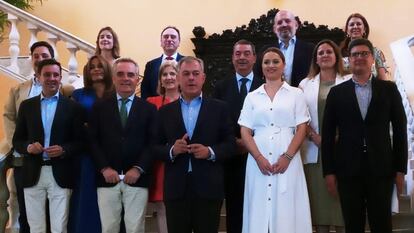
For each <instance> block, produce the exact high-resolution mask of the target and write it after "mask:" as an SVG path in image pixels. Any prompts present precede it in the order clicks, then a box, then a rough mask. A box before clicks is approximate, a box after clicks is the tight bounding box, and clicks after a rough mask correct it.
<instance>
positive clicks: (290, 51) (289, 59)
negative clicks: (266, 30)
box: [279, 36, 296, 84]
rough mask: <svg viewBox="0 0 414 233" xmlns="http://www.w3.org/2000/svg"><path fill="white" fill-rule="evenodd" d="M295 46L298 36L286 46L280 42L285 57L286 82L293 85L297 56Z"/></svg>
mask: <svg viewBox="0 0 414 233" xmlns="http://www.w3.org/2000/svg"><path fill="white" fill-rule="evenodd" d="M295 44H296V36H294V37H292V39H290V40H289V44H288V45H285V42H283V41H281V40H279V48H280V51H282V53H283V55H284V56H285V63H286V65H285V70H284V72H283V73H284V75H285V80H286V82H287V83H289V84H291V83H292V82H291V81H292V67H293V56H294V54H295Z"/></svg>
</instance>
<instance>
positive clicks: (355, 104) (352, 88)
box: [346, 79, 364, 121]
mask: <svg viewBox="0 0 414 233" xmlns="http://www.w3.org/2000/svg"><path fill="white" fill-rule="evenodd" d="M346 86H347V88H348V92H350V93H351V100H350V101H351V105H352V108H353V109H354V112H355V113H357V114H358V117H359V119H360V120H361V121H364V119H363V118H362V114H361V109H359V104H358V99H357V97H356V93H355V83H354V82H353V81H352V79H350V80H348V85H346Z"/></svg>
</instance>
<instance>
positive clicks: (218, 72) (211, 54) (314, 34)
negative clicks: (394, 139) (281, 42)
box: [191, 9, 345, 95]
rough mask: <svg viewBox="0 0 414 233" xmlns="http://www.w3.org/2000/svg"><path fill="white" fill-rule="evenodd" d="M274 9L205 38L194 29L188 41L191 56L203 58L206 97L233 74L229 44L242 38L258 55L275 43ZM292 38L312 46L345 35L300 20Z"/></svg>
mask: <svg viewBox="0 0 414 233" xmlns="http://www.w3.org/2000/svg"><path fill="white" fill-rule="evenodd" d="M278 11H279V10H278V9H272V10H269V11H268V12H267V14H266V15H261V16H260V17H259V18H257V19H251V20H250V22H249V24H248V25H242V26H240V27H236V28H235V29H234V30H231V29H227V30H224V31H223V33H222V34H218V33H214V34H212V35H210V36H209V37H207V38H205V35H206V32H205V31H204V28H203V27H201V26H197V27H194V29H193V34H194V36H195V38H192V39H191V40H192V42H193V44H194V46H195V49H194V53H195V54H196V56H197V57H199V58H201V59H203V61H204V63H205V72H206V75H207V80H206V84H205V85H204V90H203V91H204V93H205V94H207V95H208V94H209V93H210V92H211V91H212V89H213V88H214V86H215V83H216V82H217V81H218V80H220V79H222V78H226V77H230V76H232V75H233V74H234V69H233V65H232V64H231V54H232V50H233V45H234V43H236V42H237V41H238V40H240V39H246V40H249V41H251V42H253V43H254V44H255V46H256V51H257V52H260V51H261V48H262V47H264V46H265V45H271V44H276V41H277V38H276V35H275V34H274V32H273V19H274V17H275V15H276V13H277V12H278ZM296 20H297V21H298V22H299V25H300V26H299V29H298V31H297V33H296V37H297V38H298V39H301V40H305V41H308V42H311V43H314V44H317V43H318V42H319V41H320V40H322V39H331V40H333V41H334V42H335V43H336V44H338V45H339V43H340V42H341V41H342V40H343V39H344V37H345V33H344V31H343V30H342V29H339V28H337V27H335V28H333V29H329V28H328V26H326V25H319V26H315V25H314V24H313V23H309V22H308V21H304V22H303V23H302V22H301V21H300V19H299V18H298V17H296Z"/></svg>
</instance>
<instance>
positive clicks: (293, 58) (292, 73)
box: [273, 10, 314, 87]
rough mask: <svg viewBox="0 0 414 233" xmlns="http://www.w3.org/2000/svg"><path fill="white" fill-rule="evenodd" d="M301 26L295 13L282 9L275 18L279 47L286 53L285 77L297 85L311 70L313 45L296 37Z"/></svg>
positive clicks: (288, 81)
mask: <svg viewBox="0 0 414 233" xmlns="http://www.w3.org/2000/svg"><path fill="white" fill-rule="evenodd" d="M298 28H299V24H298V21H297V20H296V18H295V15H294V14H293V13H292V12H290V11H287V10H280V11H279V12H278V13H277V14H276V16H275V19H274V25H273V31H274V32H275V34H276V36H277V38H278V44H277V47H278V48H279V49H280V50H281V51H282V53H283V55H285V61H286V66H285V71H284V78H285V80H286V82H287V83H289V84H290V85H291V86H294V87H297V86H298V85H299V83H300V81H301V80H302V79H304V78H305V77H306V76H307V75H308V72H309V66H310V62H311V60H312V52H313V47H314V46H313V45H312V44H310V43H307V42H304V41H301V40H299V39H297V38H296V31H297V30H298Z"/></svg>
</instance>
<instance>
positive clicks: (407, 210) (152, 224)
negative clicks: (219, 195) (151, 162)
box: [145, 195, 414, 233]
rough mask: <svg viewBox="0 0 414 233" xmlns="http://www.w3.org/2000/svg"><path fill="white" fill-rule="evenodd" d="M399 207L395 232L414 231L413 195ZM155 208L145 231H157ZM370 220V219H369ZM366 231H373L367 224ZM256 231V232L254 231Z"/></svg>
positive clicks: (222, 218)
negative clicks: (154, 215)
mask: <svg viewBox="0 0 414 233" xmlns="http://www.w3.org/2000/svg"><path fill="white" fill-rule="evenodd" d="M399 202H400V203H399V209H400V213H398V214H396V215H394V216H393V217H392V223H393V231H392V232H393V233H414V211H413V209H412V207H411V197H410V196H408V195H403V196H401V197H400V198H399ZM224 207H225V202H223V207H222V209H221V216H220V226H219V232H220V233H224V232H226V211H225V208H224ZM152 213H153V210H152V209H147V216H146V219H145V232H147V233H157V225H156V221H155V218H154V217H153V215H152ZM367 222H368V221H367ZM331 232H332V233H333V232H335V230H334V229H331ZM365 232H367V233H368V232H371V231H370V230H369V227H368V226H367V230H366V231H365ZM252 233H254V232H252Z"/></svg>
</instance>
